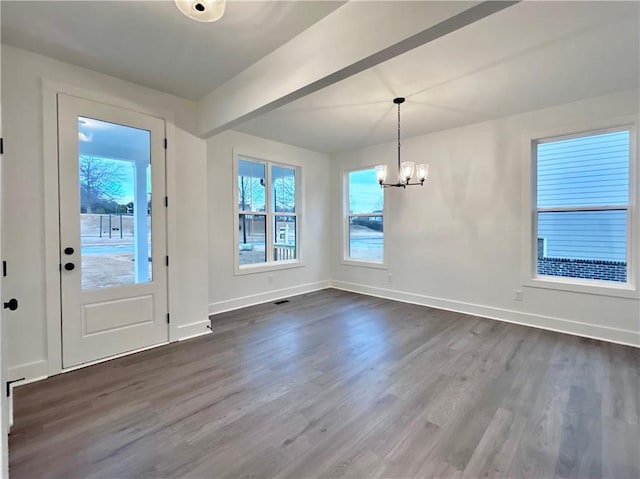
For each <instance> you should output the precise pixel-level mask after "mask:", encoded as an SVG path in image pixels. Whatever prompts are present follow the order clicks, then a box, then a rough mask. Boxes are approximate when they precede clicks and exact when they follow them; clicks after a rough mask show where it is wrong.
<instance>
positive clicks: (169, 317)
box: [167, 313, 171, 324]
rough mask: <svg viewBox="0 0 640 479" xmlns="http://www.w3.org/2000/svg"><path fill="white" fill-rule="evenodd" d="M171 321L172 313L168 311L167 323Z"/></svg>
mask: <svg viewBox="0 0 640 479" xmlns="http://www.w3.org/2000/svg"><path fill="white" fill-rule="evenodd" d="M170 323H171V315H170V314H169V313H167V324H170Z"/></svg>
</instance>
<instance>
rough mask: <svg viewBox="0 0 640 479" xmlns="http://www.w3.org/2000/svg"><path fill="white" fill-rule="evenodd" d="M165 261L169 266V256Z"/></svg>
mask: <svg viewBox="0 0 640 479" xmlns="http://www.w3.org/2000/svg"><path fill="white" fill-rule="evenodd" d="M165 263H166V265H167V266H169V257H168V256H167V257H166V258H165Z"/></svg>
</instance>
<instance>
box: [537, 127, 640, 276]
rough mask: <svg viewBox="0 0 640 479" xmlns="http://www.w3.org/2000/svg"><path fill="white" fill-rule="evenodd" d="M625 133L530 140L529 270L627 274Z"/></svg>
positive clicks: (627, 164)
mask: <svg viewBox="0 0 640 479" xmlns="http://www.w3.org/2000/svg"><path fill="white" fill-rule="evenodd" d="M631 133H632V132H631V130H630V129H629V128H622V129H616V130H608V131H600V132H592V133H587V134H581V135H574V136H570V137H562V138H550V139H543V140H537V141H535V142H534V149H533V151H534V155H535V168H536V181H535V201H534V213H535V214H534V219H535V227H534V231H535V235H534V238H533V240H534V244H533V247H534V248H535V251H536V259H537V261H536V272H537V277H544V276H551V277H561V278H575V279H578V280H580V281H599V282H609V284H613V283H618V284H620V283H628V282H629V276H630V274H629V270H628V268H627V265H628V264H629V252H630V249H631V247H630V244H629V238H630V234H629V232H630V230H631V223H630V222H631V215H630V214H629V205H630V185H631V183H630V173H629V172H630V164H631V151H632V149H631V147H630V146H631V136H632V135H631Z"/></svg>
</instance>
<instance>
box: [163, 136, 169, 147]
mask: <svg viewBox="0 0 640 479" xmlns="http://www.w3.org/2000/svg"><path fill="white" fill-rule="evenodd" d="M168 145H169V142H168V141H167V139H166V138H165V139H164V149H165V150H166V149H167V146H168Z"/></svg>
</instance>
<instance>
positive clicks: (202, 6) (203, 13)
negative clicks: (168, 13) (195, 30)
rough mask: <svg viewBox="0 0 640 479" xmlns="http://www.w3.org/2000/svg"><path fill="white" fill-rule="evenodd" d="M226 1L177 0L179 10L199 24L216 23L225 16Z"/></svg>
mask: <svg viewBox="0 0 640 479" xmlns="http://www.w3.org/2000/svg"><path fill="white" fill-rule="evenodd" d="M225 3H226V0H176V6H177V7H178V10H180V11H181V12H182V13H184V14H185V15H186V16H187V17H189V18H191V19H192V20H196V21H198V22H215V21H216V20H219V19H220V17H222V15H223V14H224V7H225Z"/></svg>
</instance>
